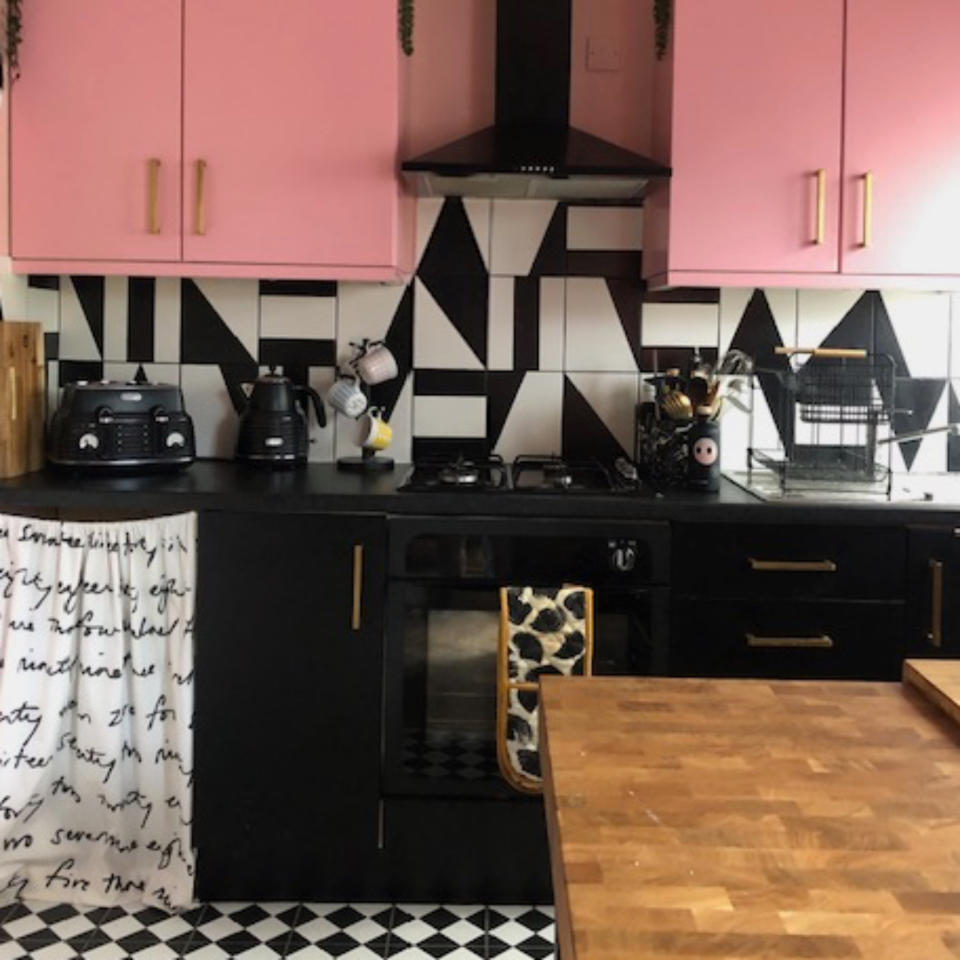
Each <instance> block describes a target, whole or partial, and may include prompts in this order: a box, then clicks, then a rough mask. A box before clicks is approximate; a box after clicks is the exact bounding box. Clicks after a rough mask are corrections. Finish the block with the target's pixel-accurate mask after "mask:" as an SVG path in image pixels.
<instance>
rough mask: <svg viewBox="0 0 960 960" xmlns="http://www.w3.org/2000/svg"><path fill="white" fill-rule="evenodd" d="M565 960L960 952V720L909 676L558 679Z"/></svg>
mask: <svg viewBox="0 0 960 960" xmlns="http://www.w3.org/2000/svg"><path fill="white" fill-rule="evenodd" d="M542 703H543V714H544V732H545V741H544V745H543V746H544V750H543V754H544V760H545V773H546V777H547V789H546V791H545V799H546V803H547V818H548V829H549V832H550V842H551V857H552V861H553V868H554V890H555V895H556V901H557V903H556V906H557V929H558V940H559V943H560V946H561V957H562V958H563V960H613V958H617V960H627V958H637V960H639V958H661V957H682V958H684V960H707V958H710V960H746V958H751V960H756V958H767V957H769V958H778V960H789V958H801V957H803V958H847V957H850V958H853V957H864V958H877V960H880V958H882V960H894V958H896V960H957V958H960V750H958V747H960V728H958V727H957V726H956V725H955V724H953V723H952V722H950V721H949V720H948V719H947V718H946V717H945V716H944V715H942V714H941V713H940V712H938V711H937V710H936V709H935V708H933V707H932V706H930V705H929V704H928V703H927V702H926V701H925V700H924V699H923V698H922V697H921V696H920V694H919V693H918V692H916V691H915V690H913V689H911V688H909V687H906V686H901V685H899V684H880V683H821V682H810V683H808V682H771V681H737V680H717V681H705V680H681V679H641V678H629V679H627V678H622V679H621V678H607V677H602V678H596V677H594V678H572V679H569V678H563V679H559V680H558V679H555V678H549V677H547V678H544V680H543V693H542Z"/></svg>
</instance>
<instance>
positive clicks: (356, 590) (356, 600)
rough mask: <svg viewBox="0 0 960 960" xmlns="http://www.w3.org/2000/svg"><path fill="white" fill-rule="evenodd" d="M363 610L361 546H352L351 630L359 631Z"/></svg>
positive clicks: (359, 544) (360, 544) (358, 544)
mask: <svg viewBox="0 0 960 960" xmlns="http://www.w3.org/2000/svg"><path fill="white" fill-rule="evenodd" d="M362 609H363V544H362V543H355V544H354V545H353V613H352V615H351V617H350V627H351V629H352V630H359V629H360V614H361V611H362Z"/></svg>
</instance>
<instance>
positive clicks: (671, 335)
mask: <svg viewBox="0 0 960 960" xmlns="http://www.w3.org/2000/svg"><path fill="white" fill-rule="evenodd" d="M641 339H642V341H643V345H644V347H700V348H705V347H716V346H717V345H718V344H719V341H720V308H719V307H718V306H717V304H715V303H645V304H644V305H643V324H642V327H641Z"/></svg>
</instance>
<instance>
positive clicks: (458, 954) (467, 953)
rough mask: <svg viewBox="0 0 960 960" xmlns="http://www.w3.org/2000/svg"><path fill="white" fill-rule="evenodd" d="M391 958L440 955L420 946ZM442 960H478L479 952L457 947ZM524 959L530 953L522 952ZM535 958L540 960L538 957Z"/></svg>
mask: <svg viewBox="0 0 960 960" xmlns="http://www.w3.org/2000/svg"><path fill="white" fill-rule="evenodd" d="M390 956H391V960H433V958H434V957H437V956H440V954H438V953H428V952H427V951H426V950H423V949H422V948H420V947H406V948H405V949H403V950H401V951H400V952H399V953H393V952H391V954H390ZM442 956H443V958H444V960H479V957H480V954H477V953H474V952H473V951H472V950H467V949H466V948H465V947H457V948H456V949H455V950H451V951H450V953H444V954H443V955H442ZM497 956H498V957H504V956H506V954H505V953H498V954H497ZM523 957H524V960H532V958H531V957H530V955H528V954H523ZM537 960H540V958H539V957H538V958H537Z"/></svg>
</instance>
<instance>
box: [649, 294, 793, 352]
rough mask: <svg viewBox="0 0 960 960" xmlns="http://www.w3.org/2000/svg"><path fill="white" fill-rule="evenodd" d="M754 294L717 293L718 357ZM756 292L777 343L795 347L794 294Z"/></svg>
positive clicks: (736, 330)
mask: <svg viewBox="0 0 960 960" xmlns="http://www.w3.org/2000/svg"><path fill="white" fill-rule="evenodd" d="M756 292H757V291H755V290H754V289H753V288H752V287H726V288H724V289H722V290H721V291H720V354H721V356H722V355H723V354H725V353H726V352H727V350H729V349H730V343H731V341H732V340H733V338H734V337H735V336H736V334H737V332H738V330H739V328H740V322H741V320H742V319H743V315H744V313H745V311H746V309H747V305H748V304H749V303H750V300H751V299H752V298H753V296H754V294H755V293H756ZM760 292H761V293H762V294H763V296H764V297H765V298H766V301H767V306H768V307H769V308H770V313H771V314H772V315H773V320H774V323H775V325H776V328H777V332H778V333H779V334H780V341H781V342H782V343H783V344H784V345H785V346H790V347H793V346H796V344H797V291H796V290H793V289H789V288H782V289H781V288H774V287H771V288H768V289H765V290H763V291H760ZM645 309H646V308H645ZM644 316H646V314H644Z"/></svg>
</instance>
